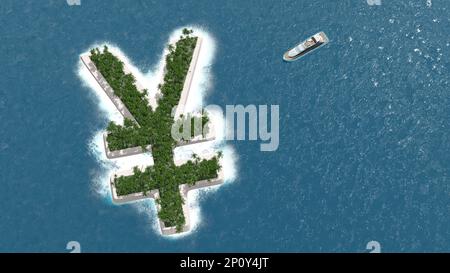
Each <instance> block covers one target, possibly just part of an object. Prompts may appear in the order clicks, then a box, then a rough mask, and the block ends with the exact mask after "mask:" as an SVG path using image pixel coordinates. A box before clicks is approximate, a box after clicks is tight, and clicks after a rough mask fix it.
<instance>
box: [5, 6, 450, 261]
mask: <svg viewBox="0 0 450 273" xmlns="http://www.w3.org/2000/svg"><path fill="white" fill-rule="evenodd" d="M427 2H428V1H426V0H420V1H419V0H414V1H413V0H410V1H382V4H381V5H379V6H376V5H374V6H370V5H368V4H367V1H366V0H343V1H329V0H316V1H306V0H305V1H288V0H285V1H267V0H261V1H221V2H220V3H219V2H217V3H216V2H212V1H207V0H196V1H143V0H141V1H132V2H130V3H129V2H125V1H117V0H116V1H89V0H81V6H69V5H67V4H66V1H64V0H58V1H56V0H52V1H50V0H49V1H20V2H18V1H13V0H3V1H2V2H1V4H0V22H1V23H0V37H1V43H0V63H1V65H0V86H1V88H0V122H1V129H0V208H1V213H0V234H1V236H0V251H3V252H4V251H17V252H23V251H33V252H35V251H36V252H37V251H45V252H67V250H66V249H65V248H66V244H67V242H69V241H78V242H80V244H81V247H82V251H83V252H94V251H102V252H118V251H127V252H128V251H138V252H172V251H174V252H181V251H192V252H209V251H211V252H225V251H226V252H233V251H237V252H253V251H259V252H272V251H273V252H306V251H315V252H325V251H327V252H328V251H331V252H342V251H344V252H364V251H366V249H365V248H366V244H367V242H369V241H371V240H376V241H378V242H380V244H381V247H382V251H385V252H393V251H407V252H424V251H435V252H440V251H450V217H449V212H450V201H449V200H450V177H449V171H450V122H449V117H450V99H449V98H450V96H449V80H450V76H449V69H450V37H449V36H448V29H449V27H450V21H449V16H448V15H449V9H450V2H448V1H446V0H441V1H437V0H433V1H429V3H428V4H427ZM430 4H431V5H430ZM191 24H195V25H198V26H201V27H203V28H205V29H206V30H208V32H209V33H211V34H212V35H213V36H214V38H215V40H216V43H217V54H216V57H215V61H214V64H213V66H212V67H211V69H212V73H213V75H214V79H213V87H212V90H211V91H210V93H209V96H208V97H207V99H206V100H207V102H208V103H213V104H218V105H223V106H224V105H227V104H243V105H247V104H256V105H258V104H265V105H266V104H267V105H270V104H278V105H279V106H280V128H281V129H280V146H279V149H278V150H277V151H276V152H268V153H264V152H260V151H259V143H258V142H250V141H245V142H242V141H239V142H231V143H230V144H231V145H233V146H234V147H235V150H236V152H237V154H238V156H239V161H238V164H239V170H238V177H237V179H236V181H234V182H233V183H230V184H228V185H226V186H224V187H222V188H221V189H220V190H219V191H217V192H215V193H212V194H208V195H206V196H205V197H204V198H202V200H201V202H200V206H201V211H202V224H201V226H200V227H199V228H198V229H197V231H196V232H194V233H193V234H191V235H189V236H187V237H184V238H181V239H177V240H172V239H167V238H164V237H161V236H160V235H158V234H156V233H155V232H154V230H153V229H152V228H151V227H149V221H148V217H147V216H145V215H143V214H140V213H138V212H137V211H136V209H134V208H132V207H131V206H126V205H125V206H114V205H111V204H110V203H109V202H107V200H104V198H103V197H101V196H99V195H98V194H97V193H96V192H95V190H94V187H93V182H92V179H93V177H94V176H96V175H98V174H99V173H100V172H102V169H101V166H99V164H98V162H97V161H96V160H95V158H94V156H93V155H92V153H91V152H90V151H89V147H88V143H89V140H90V139H91V138H92V136H93V134H94V133H95V132H96V131H97V130H99V129H102V128H104V127H105V125H106V124H107V120H106V119H105V118H104V117H103V116H102V115H101V114H100V111H99V109H98V107H97V105H96V104H95V100H93V99H92V95H91V93H90V92H89V90H88V88H87V87H85V86H83V85H82V83H81V81H80V79H79V77H78V76H77V64H78V55H79V54H80V53H81V52H83V51H85V50H86V49H88V47H89V46H90V45H91V44H93V43H94V42H97V41H110V42H113V43H114V44H116V45H118V46H119V47H120V48H121V49H122V50H123V51H124V52H125V53H126V54H127V55H128V56H129V57H130V58H131V59H132V60H133V62H134V63H135V64H136V65H137V66H138V67H139V68H140V69H142V70H144V71H145V70H148V69H150V68H151V67H153V65H154V64H155V63H156V62H157V61H158V60H159V58H160V56H161V52H162V49H163V47H164V46H165V45H164V43H165V42H166V41H167V38H168V35H169V34H170V33H171V32H172V31H173V30H174V29H176V28H179V27H182V26H184V25H191ZM320 30H323V31H325V32H326V33H327V35H328V36H329V38H330V40H331V42H330V44H329V45H327V46H326V47H324V48H321V49H320V50H318V51H315V52H314V53H313V54H310V55H308V56H307V57H305V58H303V59H302V60H300V61H298V62H295V63H284V62H282V58H281V56H282V54H283V52H284V51H285V50H286V49H288V48H289V47H291V46H293V45H295V44H296V43H297V42H299V41H301V40H303V39H304V38H306V37H307V36H309V35H311V34H313V33H315V32H318V31H320Z"/></svg>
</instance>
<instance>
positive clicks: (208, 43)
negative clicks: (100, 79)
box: [77, 26, 237, 239]
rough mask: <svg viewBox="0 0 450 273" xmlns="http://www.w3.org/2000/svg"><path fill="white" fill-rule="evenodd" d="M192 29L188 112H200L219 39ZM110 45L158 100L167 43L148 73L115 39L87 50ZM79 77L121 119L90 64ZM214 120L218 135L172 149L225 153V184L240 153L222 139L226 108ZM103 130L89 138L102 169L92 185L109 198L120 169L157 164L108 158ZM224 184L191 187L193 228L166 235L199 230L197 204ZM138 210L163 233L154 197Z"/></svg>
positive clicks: (147, 158) (145, 157)
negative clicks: (198, 41)
mask: <svg viewBox="0 0 450 273" xmlns="http://www.w3.org/2000/svg"><path fill="white" fill-rule="evenodd" d="M186 27H187V28H191V29H193V30H194V35H197V36H200V37H201V38H202V39H203V42H202V49H201V52H200V56H199V59H198V63H197V69H196V71H195V74H194V77H193V81H192V85H191V89H190V93H189V97H188V100H187V104H186V110H187V111H197V110H199V109H201V108H202V107H203V99H204V96H205V94H206V93H207V91H209V90H210V89H211V87H212V75H211V66H212V62H213V57H214V54H215V48H216V46H215V41H214V39H213V37H212V36H211V35H210V34H209V33H208V32H207V31H206V30H204V29H202V28H200V27H196V26H186ZM183 28H184V27H181V28H179V29H176V30H175V31H173V32H172V33H171V35H170V36H169V40H168V43H171V44H173V43H175V42H176V40H177V39H178V38H179V37H180V35H181V34H182V29H183ZM104 45H107V46H108V48H109V50H110V52H111V53H113V54H114V55H116V56H118V57H119V58H120V59H121V60H122V61H123V62H124V63H125V64H126V66H127V67H129V70H130V71H131V72H132V73H133V75H134V76H135V77H136V79H137V80H138V81H139V82H140V83H141V84H142V85H143V87H144V88H146V89H148V90H149V94H148V98H149V101H150V104H151V105H152V106H154V105H153V103H152V102H155V95H156V94H155V90H157V86H158V84H160V83H161V82H162V77H163V72H164V65H165V56H166V54H167V53H168V50H167V46H166V45H167V43H166V44H165V46H164V52H163V53H162V55H161V58H160V61H159V62H158V63H157V64H156V66H155V67H153V68H152V69H151V70H150V71H148V72H147V73H142V72H141V71H140V70H139V69H138V68H137V67H136V66H135V65H133V63H132V61H131V60H130V59H129V58H128V57H127V56H126V55H125V54H124V53H123V52H122V51H121V50H120V49H119V48H118V47H117V46H115V45H114V44H112V43H110V42H103V43H95V44H93V45H91V46H89V50H90V49H91V48H95V47H99V48H101V47H103V46H104ZM87 52H88V51H86V52H83V53H82V54H80V56H81V55H83V54H86V53H87ZM77 73H78V76H79V78H80V79H81V81H82V82H83V84H84V85H85V86H86V87H88V88H89V89H90V90H91V91H93V92H92V94H93V95H94V96H92V97H91V98H93V99H94V100H95V102H96V103H97V104H98V105H99V108H100V112H101V114H102V116H103V117H104V118H105V119H106V120H108V121H114V122H115V123H118V124H123V117H122V115H121V114H120V112H119V111H118V110H117V109H116V108H115V106H114V104H113V103H112V102H111V101H110V99H109V98H108V96H107V95H106V94H105V92H104V91H103V90H102V88H101V87H100V86H99V85H98V83H97V81H96V80H95V79H94V78H93V77H92V75H91V74H90V72H89V71H88V70H87V68H86V67H85V66H84V65H83V64H82V62H81V61H80V62H79V64H78V71H77ZM210 120H211V121H212V123H213V124H214V130H215V131H216V134H217V135H216V140H215V141H210V142H205V143H199V144H195V145H189V146H183V147H179V148H176V149H175V151H174V156H175V158H188V157H190V156H191V155H192V153H194V152H195V153H199V151H201V150H216V151H219V150H221V151H222V152H223V158H222V159H221V164H222V168H223V171H224V178H225V184H227V183H228V182H231V181H233V180H234V179H235V178H236V175H237V168H236V164H237V157H236V155H235V152H234V150H233V149H232V148H231V147H230V146H228V145H225V141H224V131H225V126H224V125H225V121H224V117H223V115H222V113H220V112H219V111H210ZM103 133H104V130H102V131H98V132H95V133H94V135H93V137H92V138H91V139H90V140H89V149H90V152H91V153H92V154H93V155H94V157H95V158H96V160H97V161H98V162H99V164H100V166H101V170H102V171H101V172H95V173H94V174H93V175H92V176H93V177H92V179H93V187H94V190H95V192H97V193H98V194H99V195H100V196H102V197H104V198H105V199H107V200H111V192H110V185H109V183H110V182H109V181H110V180H109V179H110V176H111V175H112V174H113V173H115V172H118V171H121V170H126V169H130V168H132V167H134V166H142V165H143V166H148V165H152V164H153V158H152V156H151V154H150V153H146V154H140V155H133V156H127V157H123V158H117V159H108V158H107V157H106V154H105V149H104V143H103ZM218 187H220V185H219V186H214V187H211V188H204V189H199V190H191V191H189V193H188V200H187V201H188V205H189V208H190V210H189V212H190V223H191V229H190V231H189V232H184V233H181V234H176V235H171V236H164V237H165V238H170V239H172V238H173V239H176V238H181V237H184V236H186V235H189V234H191V233H193V232H195V231H196V230H197V228H198V227H199V225H200V223H201V211H200V206H199V201H200V199H201V198H200V196H202V195H203V194H204V193H209V192H212V191H216V189H217V188H218ZM132 206H133V207H135V208H136V209H137V210H138V211H139V212H140V213H144V214H145V215H148V217H149V219H148V223H150V224H151V226H152V227H153V229H154V230H155V232H157V233H159V234H161V231H160V229H159V224H158V221H157V218H156V214H157V212H156V208H155V203H154V201H153V200H151V199H145V200H142V201H137V202H135V203H133V204H132Z"/></svg>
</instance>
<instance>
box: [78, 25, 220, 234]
mask: <svg viewBox="0 0 450 273" xmlns="http://www.w3.org/2000/svg"><path fill="white" fill-rule="evenodd" d="M201 46H202V38H201V37H198V36H195V34H194V33H193V31H192V30H190V29H183V32H182V35H181V36H180V37H179V38H178V40H177V41H176V42H175V43H174V44H170V45H169V46H168V53H167V55H166V56H165V68H164V74H163V79H162V81H161V83H160V84H159V85H158V88H157V89H158V90H156V94H157V96H153V97H151V98H150V99H149V96H148V90H147V89H145V88H143V87H142V84H141V83H139V82H138V81H137V80H136V78H135V77H134V76H133V75H132V73H131V72H130V69H129V68H128V67H127V65H126V63H124V62H123V61H122V60H121V59H120V57H118V56H115V55H114V54H113V53H111V52H110V50H108V47H107V46H104V47H100V48H94V49H92V50H91V51H90V52H89V53H86V54H83V55H82V56H81V60H82V62H83V64H84V65H85V66H86V67H87V69H88V70H89V71H90V73H91V75H92V76H93V77H94V78H95V80H96V81H97V83H98V84H99V85H100V86H101V88H102V89H103V91H104V92H105V93H106V95H107V96H108V98H109V99H110V100H111V101H112V102H113V104H114V105H115V107H116V108H117V109H118V110H119V112H120V113H121V114H122V116H123V118H124V122H123V124H116V123H114V122H110V123H109V125H108V127H107V129H106V132H105V134H104V137H103V139H104V144H105V153H106V156H107V157H108V158H110V159H112V158H118V157H125V156H132V155H137V154H140V153H146V152H151V154H152V157H153V161H154V162H153V164H152V165H148V166H141V167H138V166H136V167H134V168H133V169H130V170H125V171H121V172H116V173H114V174H113V175H112V176H111V178H110V189H111V196H112V200H113V202H114V203H116V204H123V203H127V202H134V201H136V200H141V199H145V198H153V199H154V200H155V204H156V207H157V211H158V218H159V225H160V228H161V232H162V234H164V235H171V234H176V233H180V232H186V231H189V230H190V228H191V227H190V224H189V211H188V206H187V204H186V203H187V193H188V191H189V190H192V189H199V188H203V187H209V186H213V185H218V184H221V183H223V180H224V179H223V172H222V168H221V160H220V159H221V157H222V153H221V152H220V151H219V152H213V153H211V152H205V153H200V154H194V155H193V156H192V158H190V159H187V160H175V159H174V149H175V148H176V147H179V146H182V145H191V144H196V143H199V142H206V141H213V140H214V138H215V136H214V130H213V129H214V124H211V121H210V119H209V116H208V112H206V111H199V112H197V113H187V112H186V111H185V106H186V102H187V99H188V95H189V91H190V88H191V82H192V79H193V74H194V72H195V68H196V64H197V60H198V58H199V54H200V50H201ZM211 125H212V126H211ZM211 127H212V128H211ZM174 128H175V129H174ZM174 135H176V136H177V137H174Z"/></svg>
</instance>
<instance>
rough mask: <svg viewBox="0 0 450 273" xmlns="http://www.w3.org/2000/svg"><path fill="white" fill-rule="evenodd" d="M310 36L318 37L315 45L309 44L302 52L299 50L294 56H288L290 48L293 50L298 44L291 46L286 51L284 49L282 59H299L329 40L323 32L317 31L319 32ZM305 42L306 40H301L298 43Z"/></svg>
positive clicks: (288, 60)
mask: <svg viewBox="0 0 450 273" xmlns="http://www.w3.org/2000/svg"><path fill="white" fill-rule="evenodd" d="M312 37H320V41H319V42H318V43H316V44H315V45H313V46H311V47H309V48H306V49H305V50H303V51H302V52H300V53H299V54H297V55H296V56H294V57H291V56H289V52H290V51H291V50H293V49H294V48H295V47H297V46H298V45H297V46H295V47H293V48H291V49H289V50H288V51H286V52H285V53H284V54H283V60H284V61H286V62H293V61H296V60H298V59H300V58H301V57H303V56H305V55H307V54H308V53H311V52H313V51H314V50H316V49H318V48H320V47H322V46H324V45H326V44H327V43H328V42H329V39H328V37H327V35H326V34H325V33H324V32H319V33H317V34H315V35H313V36H312ZM305 42H306V40H305V41H303V42H301V43H300V44H304V43H305Z"/></svg>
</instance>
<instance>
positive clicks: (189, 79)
mask: <svg viewBox="0 0 450 273" xmlns="http://www.w3.org/2000/svg"><path fill="white" fill-rule="evenodd" d="M174 35H175V34H172V35H171V36H174ZM197 37H198V41H197V45H196V48H195V49H194V53H195V54H193V57H192V60H191V63H190V66H189V70H188V74H187V75H186V78H185V83H184V86H183V90H182V94H181V96H180V102H179V104H178V105H177V108H176V112H177V114H178V115H177V114H175V117H177V116H179V115H181V113H185V112H186V104H187V103H188V100H189V95H190V91H191V88H192V86H193V81H194V75H196V73H195V72H196V71H197V70H198V67H199V66H198V60H199V56H201V55H202V54H201V43H202V38H201V37H200V36H197ZM199 41H200V42H199ZM199 44H200V46H199ZM114 51H116V50H114ZM119 51H120V50H119ZM165 52H166V50H165ZM83 55H86V54H83ZM83 55H82V56H81V57H83ZM165 56H166V54H163V56H162V60H163V65H164V67H163V68H162V69H163V73H162V79H164V73H165V72H164V68H165ZM118 57H119V59H121V60H122V61H123V62H124V71H128V72H132V71H133V70H136V69H135V68H134V69H133V68H131V69H130V68H129V67H128V66H129V62H127V61H128V60H124V59H123V58H121V57H122V56H118ZM85 58H86V57H85ZM88 59H89V58H88ZM81 60H82V63H83V64H84V67H86V68H87V69H88V70H89V72H90V74H91V76H92V77H94V79H95V81H96V82H97V84H98V85H99V86H100V87H101V89H102V90H103V91H104V92H105V93H106V94H107V92H106V90H108V89H107V88H103V86H105V85H103V86H102V84H101V82H102V81H101V78H97V77H95V73H93V71H91V69H89V68H90V67H89V65H87V63H88V62H86V61H84V60H83V58H81ZM160 65H161V62H160V63H159V67H158V69H156V73H155V72H154V75H155V74H160V72H161V71H160V70H161V66H160ZM203 66H204V65H203ZM94 67H95V66H94ZM133 74H134V73H133ZM197 74H198V73H197ZM154 75H153V76H154ZM99 79H100V81H99ZM197 80H198V78H197ZM105 82H106V81H105ZM136 82H137V83H139V81H138V77H136ZM197 85H198V83H196V88H197V89H198V86H197ZM108 86H109V85H108ZM139 86H140V87H141V89H142V86H143V85H141V84H140V83H139ZM137 87H138V86H137ZM105 89H106V90H105ZM111 90H112V89H111ZM150 93H151V92H149V95H150ZM157 93H158V91H157V92H156V94H155V95H154V96H152V97H155V96H156V95H157ZM197 93H198V92H197ZM202 93H203V92H202ZM202 95H203V94H200V97H201V96H202ZM196 96H197V97H198V96H199V94H196ZM108 98H109V99H110V100H111V101H112V102H113V104H114V106H115V108H116V109H117V110H118V111H119V112H120V113H121V114H122V115H123V116H125V115H124V111H121V110H123V109H124V108H123V107H120V106H121V105H120V104H119V107H118V105H117V104H116V103H114V100H113V99H111V97H110V96H108ZM150 101H151V100H149V102H150ZM119 102H120V103H122V102H121V101H120V99H119ZM122 104H123V103H122ZM125 109H126V107H125ZM128 112H129V111H128ZM210 128H211V130H210V132H209V133H208V135H207V136H206V138H203V137H201V139H197V140H194V141H191V142H188V143H180V145H177V147H179V146H189V145H193V144H197V143H202V142H203V143H205V142H206V143H208V142H212V144H211V145H210V146H211V147H212V146H213V144H215V143H214V141H215V140H216V138H215V134H214V126H210ZM211 131H212V132H211ZM211 133H212V135H211ZM102 134H103V142H104V145H103V146H104V151H103V152H105V155H106V158H107V159H113V158H120V157H125V156H130V159H131V157H134V156H135V155H138V154H142V153H144V151H142V149H141V147H135V148H129V149H124V150H119V151H114V152H111V153H112V154H111V153H108V151H109V150H108V149H107V142H106V141H105V140H104V132H103V133H102ZM137 148H139V149H137ZM148 148H151V147H150V146H149V147H148ZM200 158H204V156H202V155H200ZM174 160H175V157H174ZM177 161H179V160H177ZM186 161H187V160H186ZM145 165H147V166H148V164H145ZM151 165H152V164H151ZM221 165H222V164H221ZM141 168H145V167H144V166H143V165H141ZM130 171H131V173H132V170H130V169H128V172H127V169H125V170H122V171H113V172H112V175H110V176H109V179H108V181H109V183H108V184H109V188H110V194H111V196H112V200H113V203H114V204H125V203H131V202H135V201H139V200H145V199H149V198H153V199H154V200H157V199H158V198H159V191H157V190H156V191H151V192H148V193H147V195H146V196H144V195H143V194H142V193H135V194H131V196H125V198H122V197H121V198H118V197H117V194H116V191H115V187H114V185H113V183H111V182H112V181H113V180H112V179H113V178H114V175H116V174H118V175H121V174H122V175H124V174H131V173H130ZM223 182H224V173H223V170H221V171H220V172H219V173H218V177H217V178H216V179H213V181H198V182H196V183H195V184H194V185H191V186H189V185H187V184H181V185H180V186H179V188H180V194H181V196H182V198H183V200H184V201H185V204H184V205H183V214H184V216H185V221H186V223H185V226H184V227H183V231H182V233H176V229H175V227H165V226H164V224H163V223H161V221H160V220H159V217H158V216H157V215H156V217H157V219H158V222H159V227H160V231H161V233H162V234H163V235H170V234H175V233H176V234H175V235H184V234H186V233H188V232H190V231H192V228H193V226H192V221H191V217H190V214H191V213H190V211H191V210H192V208H189V205H190V204H191V203H192V200H191V201H189V200H188V199H189V197H188V193H189V191H191V190H198V189H201V188H205V187H212V186H215V185H220V184H222V183H223ZM194 203H195V206H197V201H196V200H194ZM154 204H155V206H156V208H157V211H159V209H158V204H157V202H154ZM198 213H199V212H197V211H196V214H198ZM195 216H196V217H195V218H196V219H198V217H197V216H198V215H195ZM196 224H198V223H194V226H196Z"/></svg>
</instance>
